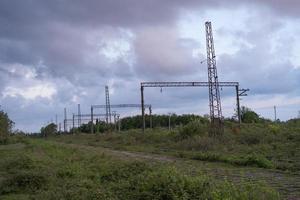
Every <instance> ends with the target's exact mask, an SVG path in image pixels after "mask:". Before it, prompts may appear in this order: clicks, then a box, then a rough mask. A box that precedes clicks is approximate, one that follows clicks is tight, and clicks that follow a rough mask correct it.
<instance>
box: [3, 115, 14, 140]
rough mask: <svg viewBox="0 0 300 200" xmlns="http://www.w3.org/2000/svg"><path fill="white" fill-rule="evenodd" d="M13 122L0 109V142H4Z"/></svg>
mask: <svg viewBox="0 0 300 200" xmlns="http://www.w3.org/2000/svg"><path fill="white" fill-rule="evenodd" d="M13 125H14V122H13V121H11V120H10V119H9V117H8V115H7V113H5V112H3V111H2V110H1V111H0V143H6V141H7V138H8V136H9V134H10V133H11V132H12V128H13Z"/></svg>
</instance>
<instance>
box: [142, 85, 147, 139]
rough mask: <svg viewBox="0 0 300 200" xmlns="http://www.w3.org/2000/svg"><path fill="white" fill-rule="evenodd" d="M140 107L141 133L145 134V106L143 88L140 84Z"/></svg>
mask: <svg viewBox="0 0 300 200" xmlns="http://www.w3.org/2000/svg"><path fill="white" fill-rule="evenodd" d="M141 106H142V108H141V109H142V120H143V133H144V132H145V126H146V125H145V105H144V86H142V84H141Z"/></svg>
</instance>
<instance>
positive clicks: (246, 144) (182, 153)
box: [54, 122, 300, 173]
mask: <svg viewBox="0 0 300 200" xmlns="http://www.w3.org/2000/svg"><path fill="white" fill-rule="evenodd" d="M299 138H300V129H299V128H298V127H288V126H286V125H280V124H279V125H278V124H246V125H243V126H242V128H241V129H238V128H237V127H236V126H235V125H234V124H227V125H226V127H225V134H224V136H223V137H221V138H219V139H214V138H211V137H209V136H208V129H207V127H206V126H205V125H201V124H198V125H197V123H196V122H192V123H190V124H187V125H186V126H184V127H179V128H178V129H174V130H173V131H171V132H169V131H168V130H165V129H154V130H146V132H145V133H144V134H143V133H141V131H140V130H130V131H125V132H121V133H120V134H118V133H109V134H98V135H89V134H83V135H81V134H79V135H76V136H71V137H70V136H61V137H58V138H54V139H55V140H58V141H60V142H70V143H78V144H85V145H90V146H102V147H109V148H114V149H118V150H127V151H140V152H148V153H158V154H167V155H173V156H178V157H183V158H189V159H196V160H202V161H210V162H223V163H227V164H231V165H237V166H253V167H259V168H267V169H279V170H284V171H290V172H293V173H297V172H299V171H300V154H299V153H298V152H299V151H300V139H299Z"/></svg>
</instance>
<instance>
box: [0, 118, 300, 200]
mask: <svg viewBox="0 0 300 200" xmlns="http://www.w3.org/2000/svg"><path fill="white" fill-rule="evenodd" d="M195 127H196V128H195ZM299 146H300V135H299V129H298V128H297V127H291V126H289V127H286V126H284V125H274V124H271V125H267V126H266V125H258V124H250V125H244V126H243V127H242V128H241V129H238V128H236V127H234V126H231V125H230V124H229V125H226V129H225V134H224V136H223V137H221V138H219V139H216V138H211V137H209V136H208V134H207V129H206V127H205V126H202V125H201V124H198V123H197V122H192V123H190V124H188V125H186V126H184V127H179V128H177V129H174V130H173V131H171V132H169V131H168V130H166V129H154V130H146V132H145V133H144V134H143V133H141V130H128V131H126V132H121V133H114V132H110V133H104V134H94V135H91V134H74V135H58V136H49V137H47V138H33V137H24V136H13V137H11V138H9V142H8V143H7V144H6V145H0V155H1V160H0V184H1V185H0V199H149V200H150V199H297V198H299V197H300V173H299V171H300V170H299V169H300V157H299V150H300V149H299Z"/></svg>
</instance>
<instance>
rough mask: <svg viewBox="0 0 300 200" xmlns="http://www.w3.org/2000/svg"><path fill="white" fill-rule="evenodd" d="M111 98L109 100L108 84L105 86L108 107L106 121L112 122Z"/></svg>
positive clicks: (106, 107) (106, 105) (106, 106)
mask: <svg viewBox="0 0 300 200" xmlns="http://www.w3.org/2000/svg"><path fill="white" fill-rule="evenodd" d="M110 108H111V107H110V100H109V90H108V86H107V85H106V86H105V109H106V123H111V113H110Z"/></svg>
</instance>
